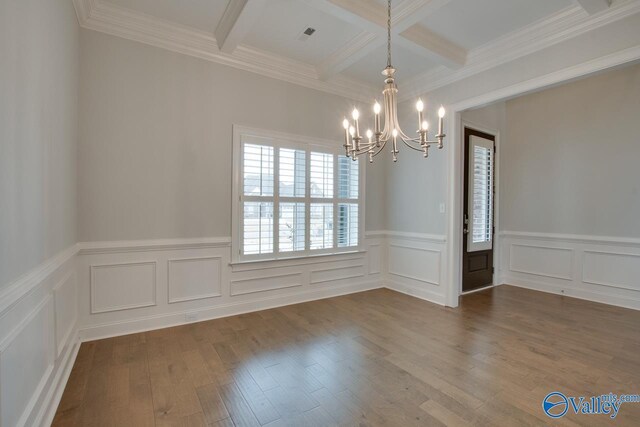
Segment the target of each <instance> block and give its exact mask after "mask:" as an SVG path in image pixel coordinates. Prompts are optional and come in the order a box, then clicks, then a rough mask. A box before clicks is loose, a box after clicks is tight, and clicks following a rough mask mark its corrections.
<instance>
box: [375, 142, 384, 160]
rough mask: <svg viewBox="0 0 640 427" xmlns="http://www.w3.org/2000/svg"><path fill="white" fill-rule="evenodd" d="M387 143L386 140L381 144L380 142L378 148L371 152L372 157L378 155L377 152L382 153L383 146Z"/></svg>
mask: <svg viewBox="0 0 640 427" xmlns="http://www.w3.org/2000/svg"><path fill="white" fill-rule="evenodd" d="M386 145H387V141H384V142H383V143H382V144H380V148H378V151H374V153H373V157H376V156H378V154H380V153H382V150H384V147H385V146H386Z"/></svg>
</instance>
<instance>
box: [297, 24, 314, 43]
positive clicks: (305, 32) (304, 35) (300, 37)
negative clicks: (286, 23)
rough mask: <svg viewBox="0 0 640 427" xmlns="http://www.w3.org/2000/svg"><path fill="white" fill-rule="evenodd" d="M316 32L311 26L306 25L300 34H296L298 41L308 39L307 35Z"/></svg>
mask: <svg viewBox="0 0 640 427" xmlns="http://www.w3.org/2000/svg"><path fill="white" fill-rule="evenodd" d="M315 32H316V29H315V28H311V27H307V29H306V30H304V31H303V32H301V33H300V35H299V36H298V40H300V41H303V42H304V41H307V40H308V39H309V37H311V35H312V34H313V33H315Z"/></svg>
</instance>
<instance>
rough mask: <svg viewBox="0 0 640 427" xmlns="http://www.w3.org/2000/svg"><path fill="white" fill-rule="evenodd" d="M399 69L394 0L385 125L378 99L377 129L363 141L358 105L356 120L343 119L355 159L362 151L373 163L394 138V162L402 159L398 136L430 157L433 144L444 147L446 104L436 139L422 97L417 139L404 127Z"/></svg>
mask: <svg viewBox="0 0 640 427" xmlns="http://www.w3.org/2000/svg"><path fill="white" fill-rule="evenodd" d="M395 72H396V69H395V68H393V66H392V65H391V0H389V1H388V4H387V67H386V68H385V69H384V70H383V71H382V75H384V76H385V79H384V90H383V91H382V95H383V105H384V128H382V129H381V118H380V112H381V110H382V107H381V106H380V104H379V103H378V101H377V100H376V101H375V103H374V104H373V114H374V117H373V118H374V122H373V123H374V124H373V131H372V130H371V129H367V131H366V133H365V135H366V137H367V141H363V139H364V138H363V136H362V135H361V133H360V121H359V119H360V112H359V111H358V109H357V108H354V109H353V111H352V112H351V117H352V119H353V122H349V120H347V118H346V117H345V119H344V121H343V122H342V126H343V127H344V149H345V151H346V154H347V157H351V158H352V159H353V160H354V161H355V160H356V157H357V156H359V155H362V154H367V155H368V156H369V162H370V163H373V158H374V157H375V156H377V155H378V154H380V153H381V152H382V150H384V147H385V146H386V145H387V142H389V141H391V143H392V146H393V148H392V149H391V154H392V155H393V161H394V162H397V161H398V153H399V151H398V138H399V139H400V140H401V141H402V142H403V143H404V144H405V145H406V146H407V147H409V148H411V149H413V150H416V151H421V152H422V154H423V156H424V157H425V158H426V157H428V156H429V146H430V145H431V144H438V148H440V149H441V148H442V146H443V145H442V140H443V139H444V137H445V134H444V133H442V130H443V122H444V113H445V111H444V107H442V106H440V109H439V110H438V117H439V119H438V133H437V134H436V135H435V140H432V141H430V140H429V135H428V133H429V123H428V122H427V121H426V120H425V119H424V103H423V102H422V100H421V99H418V102H417V103H416V109H417V110H418V130H417V131H416V133H417V134H418V136H417V137H415V138H410V137H408V136H407V135H406V134H405V133H404V132H403V131H402V129H401V128H400V123H399V122H398V99H397V97H396V95H397V93H398V87H397V86H396V84H395V82H394V78H393V75H394V74H395Z"/></svg>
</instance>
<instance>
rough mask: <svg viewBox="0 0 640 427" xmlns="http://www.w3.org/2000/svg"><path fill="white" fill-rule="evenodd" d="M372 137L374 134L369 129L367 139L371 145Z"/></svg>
mask: <svg viewBox="0 0 640 427" xmlns="http://www.w3.org/2000/svg"><path fill="white" fill-rule="evenodd" d="M372 136H373V132H371V129H367V138H369V143H371V137H372Z"/></svg>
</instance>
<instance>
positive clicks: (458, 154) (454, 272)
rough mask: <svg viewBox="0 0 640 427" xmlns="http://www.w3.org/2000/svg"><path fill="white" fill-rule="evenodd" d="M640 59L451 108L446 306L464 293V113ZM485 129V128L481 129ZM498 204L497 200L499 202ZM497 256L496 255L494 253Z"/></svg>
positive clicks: (620, 59) (607, 63) (563, 74)
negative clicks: (462, 174)
mask: <svg viewBox="0 0 640 427" xmlns="http://www.w3.org/2000/svg"><path fill="white" fill-rule="evenodd" d="M638 59H640V48H638V47H634V48H629V49H624V50H622V51H619V52H616V53H614V54H611V55H607V56H605V57H603V58H598V59H596V60H592V61H587V62H583V63H582V64H578V65H575V66H572V67H569V68H566V69H564V70H560V71H556V72H552V73H549V74H546V75H544V76H540V77H536V78H533V79H530V80H526V81H524V82H521V83H517V84H514V85H511V86H507V87H505V88H502V89H496V90H493V91H491V92H488V93H485V94H483V95H479V96H475V97H472V98H468V99H465V100H462V101H460V102H457V103H455V104H453V105H449V106H448V109H449V111H450V112H451V117H452V118H453V120H449V121H448V124H447V140H448V141H449V147H448V148H449V149H448V150H447V171H448V172H447V208H448V209H447V253H446V261H445V278H446V279H445V281H444V283H445V284H446V292H445V305H447V306H448V307H457V306H458V299H459V296H460V291H461V290H462V207H463V203H462V198H463V187H462V176H461V173H460V171H461V170H463V167H464V164H463V160H464V157H463V151H464V141H463V138H464V135H463V134H462V119H461V113H462V111H464V110H468V109H470V108H475V107H481V106H483V105H487V104H490V103H493V102H496V101H501V100H505V99H509V98H513V97H516V96H518V95H523V94H526V93H528V92H533V91H536V90H540V89H543V88H545V87H548V86H552V85H556V84H559V83H563V82H567V81H569V80H572V79H576V78H579V77H583V76H586V75H589V74H593V73H596V72H599V71H603V70H606V69H608V68H612V67H616V66H619V65H622V64H625V63H628V62H632V61H636V60H638ZM478 130H482V129H478ZM496 203H497V200H496ZM494 255H495V253H494ZM498 256H499V255H498Z"/></svg>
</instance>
